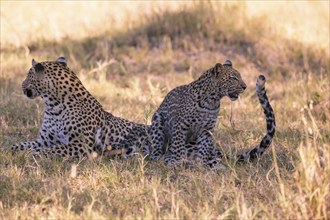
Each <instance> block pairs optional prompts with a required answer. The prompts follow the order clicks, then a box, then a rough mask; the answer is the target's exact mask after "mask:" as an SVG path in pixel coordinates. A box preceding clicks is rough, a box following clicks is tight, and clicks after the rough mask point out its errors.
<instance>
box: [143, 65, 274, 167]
mask: <svg viewBox="0 0 330 220" xmlns="http://www.w3.org/2000/svg"><path fill="white" fill-rule="evenodd" d="M262 82H263V81H262V80H261V79H260V80H259V84H258V86H257V88H258V97H259V100H260V102H262V106H263V107H264V110H265V112H266V113H267V115H266V117H267V129H268V128H269V132H268V133H267V135H266V136H265V138H264V139H263V141H262V144H260V145H259V146H257V147H255V149H253V150H251V151H248V152H246V153H243V154H241V155H238V160H239V161H246V160H250V159H254V158H256V157H257V156H259V155H261V154H262V153H263V152H264V150H265V149H266V148H267V147H268V146H269V144H270V142H271V139H272V135H273V134H274V132H275V130H274V129H275V118H274V115H273V114H272V112H273V111H272V109H271V108H269V107H270V105H269V102H268V99H267V96H266V93H265V91H264V87H263V85H262ZM246 87H247V86H246V84H245V82H244V81H243V79H242V78H241V75H240V73H239V72H238V71H237V70H236V69H235V68H233V65H232V62H231V61H230V60H226V61H225V62H224V64H221V63H216V65H215V66H213V67H211V68H210V69H208V70H207V71H205V72H204V73H203V74H202V75H201V76H200V77H199V78H198V79H197V80H195V81H193V82H191V83H189V84H186V85H182V86H179V87H176V88H174V89H173V90H171V91H170V92H169V93H168V94H167V95H166V97H165V98H164V100H163V102H162V103H161V104H160V106H159V108H158V109H157V111H156V112H155V113H154V114H153V116H152V122H151V127H150V130H149V132H150V137H151V142H150V144H151V146H150V148H151V150H150V151H151V159H152V160H160V159H161V158H162V157H163V155H165V156H164V162H165V164H166V165H169V166H177V165H178V164H182V163H183V162H188V163H189V162H190V163H198V164H202V165H204V166H206V167H209V168H211V169H224V168H225V166H224V165H223V164H222V163H221V159H222V158H223V157H224V153H223V152H221V151H220V149H219V148H218V147H217V144H216V142H215V140H214V137H213V133H214V129H215V126H216V123H217V118H218V114H219V111H220V100H221V99H222V98H224V97H228V98H229V99H230V100H231V101H235V100H237V99H238V98H239V95H240V94H242V93H243V92H244V90H245V89H246ZM273 121H274V122H273ZM272 129H273V130H272Z"/></svg>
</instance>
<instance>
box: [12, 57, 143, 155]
mask: <svg viewBox="0 0 330 220" xmlns="http://www.w3.org/2000/svg"><path fill="white" fill-rule="evenodd" d="M22 90H23V94H24V95H25V96H26V97H27V98H29V99H35V98H37V97H41V99H42V100H43V102H44V112H43V117H42V123H41V127H40V130H39V137H38V138H37V139H36V140H33V141H26V142H22V143H17V144H14V145H13V146H12V147H11V150H12V152H13V153H15V152H18V151H29V152H31V153H32V155H41V156H46V157H60V158H78V159H83V158H91V157H94V156H97V155H102V154H104V155H112V154H119V155H121V156H122V157H129V156H131V155H134V154H135V153H137V151H138V150H139V149H140V147H141V146H142V145H143V140H144V139H146V138H145V137H146V136H147V133H148V131H147V130H148V126H147V125H144V124H139V123H135V122H131V121H129V120H126V119H123V118H120V117H116V116H114V115H112V114H111V113H110V112H107V111H105V110H104V108H103V107H102V105H101V104H100V103H99V102H98V101H97V99H96V98H95V97H94V96H93V95H92V94H91V93H90V92H89V91H88V90H87V89H86V88H85V87H84V85H83V84H82V82H81V81H80V79H79V78H78V77H77V75H76V74H75V72H74V71H72V70H71V69H70V68H69V67H68V65H67V60H66V59H65V57H59V58H58V59H57V60H56V61H43V62H38V61H36V60H34V59H32V67H31V68H30V69H29V71H28V73H27V77H26V79H25V80H24V81H23V83H22Z"/></svg>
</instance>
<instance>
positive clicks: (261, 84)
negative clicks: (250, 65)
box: [238, 75, 276, 162]
mask: <svg viewBox="0 0 330 220" xmlns="http://www.w3.org/2000/svg"><path fill="white" fill-rule="evenodd" d="M265 82H266V78H265V76H263V75H260V76H259V77H258V80H257V83H256V93H257V96H258V98H259V102H260V104H261V107H262V108H263V110H264V114H265V118H266V123H267V133H266V135H265V136H264V137H263V138H262V140H261V142H260V144H259V145H257V146H256V147H255V148H254V149H252V150H249V151H247V152H244V153H242V154H239V155H238V161H241V162H242V161H252V160H254V159H256V158H259V157H260V156H261V155H262V154H263V153H264V152H265V150H266V149H267V148H268V147H269V146H270V144H271V142H272V140H273V137H274V134H275V128H276V123H275V115H274V111H273V108H272V106H271V105H270V103H269V100H268V97H267V94H266V90H265Z"/></svg>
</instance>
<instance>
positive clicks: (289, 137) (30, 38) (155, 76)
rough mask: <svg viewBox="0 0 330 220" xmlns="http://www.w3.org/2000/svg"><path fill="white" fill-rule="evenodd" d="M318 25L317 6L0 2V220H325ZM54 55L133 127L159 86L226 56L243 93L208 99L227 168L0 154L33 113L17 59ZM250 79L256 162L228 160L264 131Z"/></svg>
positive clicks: (324, 68)
mask: <svg viewBox="0 0 330 220" xmlns="http://www.w3.org/2000/svg"><path fill="white" fill-rule="evenodd" d="M329 24H330V23H329V2H327V1H324V2H316V1H309V2H280V3H274V2H266V3H264V4H263V5H260V4H258V3H257V2H238V3H233V2H231V3H220V2H198V3H192V2H185V3H176V2H170V3H164V2H162V3H157V4H156V3H152V2H148V3H146V2H144V3H137V2H135V3H132V2H131V3H129V2H124V3H123V2H120V3H119V2H10V1H1V76H0V126H1V131H0V132H1V133H0V146H1V151H0V219H32V218H33V219H35V218H36V219H41V218H45V219H69V218H79V219H81V218H82V219H119V218H138V219H144V218H148V219H158V218H160V219H163V218H167V219H178V218H181V219H202V218H203V219H211V218H212V219H214V218H217V219H255V218H258V219H274V218H278V219H288V218H289V219H329V216H330V203H329V201H330V194H329V192H330V186H329V184H330V183H329V180H330V164H329V161H330V101H329V100H330V97H329V96H330V93H329V89H330V88H329V87H330V84H329V71H330V69H329V67H330V62H329V49H330V48H329ZM59 56H65V57H66V58H67V60H68V65H69V67H70V68H71V69H72V70H74V71H75V72H76V73H77V74H78V75H79V77H80V79H81V81H82V82H83V84H84V85H85V86H86V88H87V89H88V90H89V91H90V92H91V93H92V94H93V95H94V96H95V97H96V98H97V99H98V100H99V101H100V102H101V103H102V105H103V106H104V108H105V109H106V110H108V111H110V112H112V113H113V114H114V115H116V116H120V117H124V118H127V119H129V120H132V121H136V122H139V123H145V124H150V119H151V116H152V114H153V112H155V110H156V109H157V107H158V105H159V104H160V103H161V101H162V100H163V98H164V97H165V95H166V94H167V92H168V91H170V90H171V89H173V88H175V87H176V86H179V85H182V84H186V83H189V82H191V81H192V80H194V79H196V78H197V77H198V76H199V75H200V74H201V73H202V72H203V71H204V70H206V69H208V68H210V67H211V66H213V65H214V64H215V63H216V62H224V61H225V60H226V59H230V60H231V61H232V62H233V65H234V67H235V68H236V69H238V70H239V71H240V72H241V75H242V78H243V79H244V80H245V82H246V84H247V85H248V88H247V90H246V91H245V92H244V93H243V94H242V96H241V97H240V100H238V101H235V102H231V101H230V100H229V99H227V98H225V99H224V100H223V101H222V103H221V105H222V107H221V111H220V114H219V118H218V125H217V129H216V131H215V133H214V136H215V139H216V140H217V142H218V144H219V146H220V147H221V148H222V149H223V151H225V152H227V153H228V154H229V155H231V156H232V157H229V158H226V159H225V160H224V164H225V165H226V167H227V169H226V170H221V171H211V170H207V169H205V168H203V167H199V166H196V167H184V166H182V167H177V168H175V169H173V168H170V167H166V166H164V165H163V164H162V163H161V162H152V161H149V160H147V159H145V158H143V157H141V156H138V157H135V158H130V159H120V158H113V159H111V160H109V159H107V158H103V157H99V158H96V159H93V160H84V161H62V160H50V159H45V158H37V157H35V158H34V157H32V156H31V155H29V154H18V155H12V154H11V152H9V151H8V149H9V147H10V146H11V145H12V144H14V143H16V142H20V141H25V140H30V139H34V138H36V137H37V135H38V129H39V126H40V124H41V121H40V120H41V117H42V114H43V103H42V101H41V100H40V99H35V100H28V99H27V98H25V97H24V95H23V94H22V91H21V83H22V81H23V79H24V78H25V76H26V72H27V70H28V69H29V68H30V66H31V59H32V58H35V59H36V60H38V61H44V60H55V59H56V58H57V57H59ZM260 74H264V75H265V76H266V77H267V83H266V88H267V91H268V96H269V98H270V101H271V104H272V106H273V108H274V111H275V116H276V120H277V121H276V122H277V132H276V135H275V139H274V141H273V143H272V147H271V149H269V150H268V151H267V152H266V153H265V154H264V155H263V157H262V158H260V159H259V160H258V161H256V162H252V163H246V164H237V163H236V162H235V161H234V160H233V158H234V155H235V154H236V153H237V151H243V150H246V149H249V148H251V147H252V146H254V145H256V144H258V142H259V141H260V140H261V137H262V136H263V135H264V133H265V122H264V121H265V119H264V116H263V112H262V109H261V107H260V105H259V103H258V100H257V97H256V95H255V81H256V79H257V76H258V75H260Z"/></svg>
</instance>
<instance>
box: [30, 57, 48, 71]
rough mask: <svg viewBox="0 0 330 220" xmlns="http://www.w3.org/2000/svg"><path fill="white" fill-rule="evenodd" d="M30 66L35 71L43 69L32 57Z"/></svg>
mask: <svg viewBox="0 0 330 220" xmlns="http://www.w3.org/2000/svg"><path fill="white" fill-rule="evenodd" d="M32 66H33V68H34V70H35V71H36V72H37V73H38V72H42V71H44V69H45V67H44V66H43V65H42V64H41V63H39V62H37V61H35V60H34V59H32Z"/></svg>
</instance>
